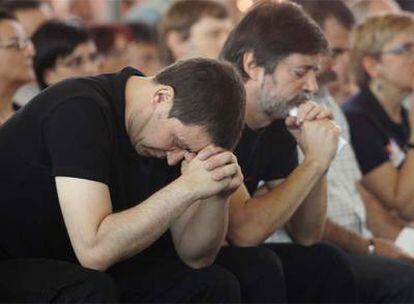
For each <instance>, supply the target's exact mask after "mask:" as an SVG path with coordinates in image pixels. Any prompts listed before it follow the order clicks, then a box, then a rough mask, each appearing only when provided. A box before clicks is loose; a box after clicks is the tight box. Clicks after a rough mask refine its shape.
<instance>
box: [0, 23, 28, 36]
mask: <svg viewBox="0 0 414 304" xmlns="http://www.w3.org/2000/svg"><path fill="white" fill-rule="evenodd" d="M21 36H24V29H23V27H22V25H21V24H20V23H19V22H17V21H15V20H2V21H0V39H9V38H13V37H21Z"/></svg>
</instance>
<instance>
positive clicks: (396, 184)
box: [362, 106, 414, 221]
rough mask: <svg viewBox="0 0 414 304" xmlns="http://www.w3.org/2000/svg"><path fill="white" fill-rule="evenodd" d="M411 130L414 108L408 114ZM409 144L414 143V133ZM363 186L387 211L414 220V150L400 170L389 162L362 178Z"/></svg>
mask: <svg viewBox="0 0 414 304" xmlns="http://www.w3.org/2000/svg"><path fill="white" fill-rule="evenodd" d="M408 114H409V115H408V118H409V119H408V121H409V125H410V129H411V130H413V126H414V106H411V107H410V109H409V112H408ZM410 133H411V134H410V137H409V138H408V142H410V143H414V132H410ZM362 185H363V186H364V187H365V188H366V189H367V190H368V191H369V192H371V193H372V194H373V195H374V196H375V197H377V198H378V199H379V201H380V202H381V203H382V204H383V206H384V207H385V208H386V209H393V210H395V211H396V212H397V213H398V215H399V216H400V217H401V218H402V219H403V220H407V221H412V220H413V219H414V149H408V150H407V152H406V155H405V160H404V163H403V165H402V167H401V168H400V169H398V170H397V169H396V168H395V167H394V166H393V165H392V163H391V161H387V162H385V163H383V164H381V165H380V166H378V167H377V168H375V169H373V170H372V171H371V172H368V173H367V174H366V175H364V176H363V178H362Z"/></svg>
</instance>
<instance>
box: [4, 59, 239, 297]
mask: <svg viewBox="0 0 414 304" xmlns="http://www.w3.org/2000/svg"><path fill="white" fill-rule="evenodd" d="M243 116H244V91H243V86H242V84H241V82H240V80H239V78H238V76H237V74H236V73H235V72H234V70H233V68H232V67H231V66H230V65H228V64H223V63H218V62H217V61H214V60H207V59H193V60H188V61H183V62H179V63H177V64H175V65H172V66H170V67H167V68H165V69H164V70H162V71H161V72H160V73H158V74H157V75H156V76H155V77H154V78H148V77H144V76H143V75H142V74H140V73H139V72H138V71H137V70H134V69H132V68H126V69H124V70H122V71H121V72H120V73H118V74H107V75H101V76H98V77H90V78H78V79H70V80H67V81H63V82H61V83H58V84H57V85H54V86H52V87H50V88H48V89H47V90H45V91H44V92H42V93H41V94H39V95H38V96H37V97H35V98H34V99H33V100H32V101H31V102H30V103H29V104H28V105H27V106H26V107H25V108H23V109H22V110H21V111H20V112H19V113H18V114H17V115H15V116H14V117H13V118H12V119H11V120H9V121H8V122H7V123H6V124H5V125H4V126H3V128H2V129H1V130H0V167H1V168H2V170H1V171H0V191H1V193H2V201H1V204H2V207H3V211H4V212H3V213H2V219H1V221H2V229H1V232H0V250H1V252H2V254H3V255H4V256H5V257H6V258H7V257H8V258H19V257H24V258H26V257H31V258H32V257H36V258H39V257H40V258H54V259H57V260H64V261H71V262H79V263H80V264H81V265H82V266H84V267H86V268H91V269H97V270H107V271H108V272H109V273H110V274H111V275H112V277H113V278H114V279H115V282H116V284H117V286H118V288H119V290H120V296H121V300H126V301H168V302H174V301H179V302H183V301H202V300H206V301H227V302H232V301H238V300H239V296H240V295H239V290H238V285H237V284H238V283H237V281H236V280H235V278H234V277H233V276H232V275H231V274H230V273H228V272H226V271H225V270H223V269H220V268H219V267H216V266H213V267H208V268H203V269H202V270H194V269H191V268H201V267H206V266H208V265H210V264H211V263H212V262H213V261H214V258H215V255H216V254H217V252H218V250H219V248H220V245H221V243H222V241H223V238H224V235H225V233H226V224H227V203H226V202H227V199H228V197H229V195H230V194H231V193H232V192H233V191H234V190H235V189H236V188H237V187H238V186H239V185H240V183H241V181H242V178H241V173H240V168H239V166H238V165H237V161H236V158H235V156H234V155H233V154H232V153H231V152H228V151H227V150H225V149H232V148H233V146H234V145H235V143H236V141H237V139H238V137H239V134H240V131H241V128H242V125H243ZM137 153H138V154H137ZM156 158H166V159H167V161H168V164H169V165H174V164H177V163H178V162H179V161H181V160H183V159H184V160H183V162H182V167H181V170H182V174H181V176H180V177H179V178H177V179H175V180H174V181H173V182H171V183H169V184H168V185H167V186H165V187H164V185H165V184H166V183H167V182H169V181H170V176H169V174H168V168H166V167H167V165H166V163H165V162H162V161H160V160H158V159H156ZM160 168H165V169H163V170H159V169H160ZM157 172H163V173H162V174H155V173H157ZM162 187H163V188H162ZM159 189H160V190H159ZM156 190H159V191H156ZM167 230H169V231H170V233H171V236H172V241H171V240H170V239H169V235H168V233H167V234H165V233H166V232H167ZM161 236H162V237H161ZM157 240H158V241H157ZM144 249H146V250H145V251H144ZM157 249H158V250H157ZM172 249H175V251H176V254H178V256H179V257H180V258H181V261H180V260H169V259H159V258H157V254H154V255H152V254H151V251H152V250H154V252H160V251H164V252H165V251H172V252H173V253H171V255H173V254H174V250H172ZM165 255H167V254H166V253H165ZM188 266H190V267H188Z"/></svg>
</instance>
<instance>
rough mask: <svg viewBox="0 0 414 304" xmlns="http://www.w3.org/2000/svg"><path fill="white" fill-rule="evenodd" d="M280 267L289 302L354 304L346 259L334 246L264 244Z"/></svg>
mask: <svg viewBox="0 0 414 304" xmlns="http://www.w3.org/2000/svg"><path fill="white" fill-rule="evenodd" d="M264 246H266V247H267V248H269V249H271V250H272V251H273V252H274V253H276V254H277V255H278V257H279V258H280V261H281V264H282V265H283V273H284V278H285V285H286V293H287V301H288V302H289V303H355V302H358V296H357V287H356V281H355V275H354V273H353V271H352V266H351V262H350V259H349V256H348V255H346V254H345V253H343V252H342V251H341V250H339V249H337V248H336V247H334V246H331V245H328V244H324V243H320V244H317V245H313V246H309V247H304V246H299V245H295V244H274V243H270V244H265V245H264Z"/></svg>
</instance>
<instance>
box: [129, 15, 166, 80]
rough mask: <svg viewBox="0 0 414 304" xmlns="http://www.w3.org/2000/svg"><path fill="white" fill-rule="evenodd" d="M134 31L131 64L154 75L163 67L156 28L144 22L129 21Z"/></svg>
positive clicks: (147, 73) (145, 72) (146, 73)
mask: <svg viewBox="0 0 414 304" xmlns="http://www.w3.org/2000/svg"><path fill="white" fill-rule="evenodd" d="M128 26H129V28H130V29H131V32H132V37H133V42H132V43H131V48H130V51H131V56H130V59H131V65H132V66H133V67H135V68H137V69H139V70H140V71H141V72H143V73H144V74H145V75H154V74H156V73H157V72H158V71H159V70H160V68H161V62H160V52H159V42H158V36H157V32H156V29H154V28H152V27H151V26H149V25H147V24H145V23H142V22H135V23H128Z"/></svg>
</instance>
